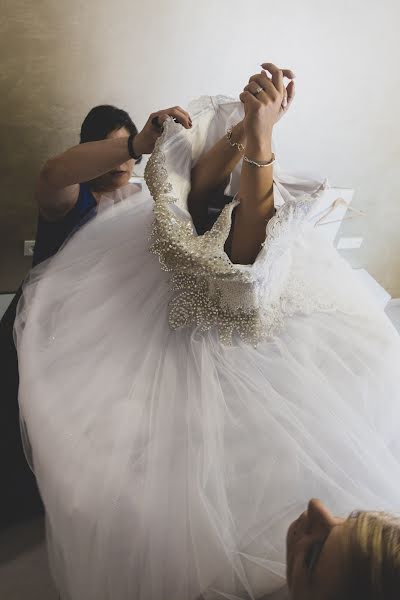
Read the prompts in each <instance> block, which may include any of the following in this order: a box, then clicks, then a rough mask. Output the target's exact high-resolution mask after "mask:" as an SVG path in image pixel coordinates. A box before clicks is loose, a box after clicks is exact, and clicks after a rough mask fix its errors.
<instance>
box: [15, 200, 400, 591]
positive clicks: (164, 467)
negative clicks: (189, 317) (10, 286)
mask: <svg viewBox="0 0 400 600" xmlns="http://www.w3.org/2000/svg"><path fill="white" fill-rule="evenodd" d="M151 222H152V202H151V200H150V199H149V198H148V196H147V195H146V194H143V195H140V194H139V195H136V196H134V197H133V198H132V201H126V202H125V203H123V204H120V205H118V206H116V207H114V208H113V209H112V210H110V211H106V212H105V213H103V214H102V215H100V216H98V217H97V218H96V219H95V220H93V221H91V222H90V223H88V224H87V225H86V226H85V227H84V228H83V229H81V230H80V231H79V232H78V233H77V234H76V235H75V236H74V238H73V240H72V241H71V242H70V243H68V244H67V245H66V246H65V248H64V249H63V250H62V251H61V252H60V253H59V254H58V255H56V257H55V258H54V259H53V260H52V261H51V262H50V264H48V265H45V266H42V267H39V268H38V269H37V270H35V271H33V273H32V276H31V278H30V280H29V281H28V282H27V284H26V286H25V294H24V300H23V303H22V304H21V305H20V312H19V316H18V320H17V325H16V333H17V342H18V352H19V364H20V376H21V387H20V406H21V413H22V418H23V421H24V426H25V427H26V432H27V439H29V445H30V447H31V451H32V460H33V467H34V471H35V473H36V476H37V479H38V482H39V486H40V490H41V493H42V496H43V500H44V503H45V506H46V511H47V519H48V536H49V547H50V554H51V562H52V568H53V572H54V576H55V579H56V582H57V585H58V587H59V589H60V592H61V594H62V598H63V600H172V599H173V600H196V599H197V598H199V597H203V598H206V599H208V598H210V599H218V598H240V599H245V598H260V597H262V596H264V595H266V594H269V593H271V592H273V591H274V590H276V589H278V588H279V587H281V586H282V585H284V583H285V534H286V529H287V526H288V525H289V523H290V522H291V521H292V520H293V519H294V518H295V517H297V516H298V514H299V513H300V512H301V511H302V510H304V507H305V504H306V502H307V501H308V500H309V498H310V497H319V498H321V499H322V500H323V501H325V502H327V503H328V505H329V506H330V507H331V509H332V510H333V511H334V512H337V513H339V514H344V515H346V514H347V513H349V512H350V511H351V510H353V509H356V508H359V509H364V508H373V509H387V510H397V509H398V507H399V506H400V484H399V481H400V437H399V422H400V380H399V365H400V341H399V336H398V334H397V333H396V332H395V330H394V328H393V327H392V325H391V324H390V322H389V321H388V320H387V319H386V317H385V316H384V314H383V313H381V312H380V311H379V310H378V309H376V310H373V309H371V314H370V315H369V316H368V317H361V316H360V317H355V316H353V317H350V316H346V315H344V314H341V313H340V312H335V313H315V314H312V315H309V316H300V315H299V316H294V317H292V318H290V319H288V320H287V322H286V325H285V327H284V330H283V331H282V333H281V334H280V335H279V336H277V337H275V338H272V339H269V340H267V341H265V342H263V343H261V344H260V345H259V346H258V347H256V348H255V347H252V346H251V345H247V344H245V343H243V342H240V341H238V340H235V341H234V343H233V345H231V346H224V345H222V344H221V343H220V341H219V339H218V334H217V333H216V332H215V331H213V330H211V331H210V332H208V333H202V332H200V331H199V330H197V329H183V330H178V331H171V330H170V328H169V326H168V314H167V312H168V301H169V299H170V290H169V287H168V275H167V274H166V273H164V272H163V271H161V269H160V266H159V263H158V260H157V258H156V257H155V256H154V255H152V254H151V253H149V250H148V235H149V233H150V227H151ZM348 292H349V293H351V290H349V291H348Z"/></svg>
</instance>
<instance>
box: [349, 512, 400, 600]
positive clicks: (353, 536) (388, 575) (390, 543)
mask: <svg viewBox="0 0 400 600" xmlns="http://www.w3.org/2000/svg"><path fill="white" fill-rule="evenodd" d="M344 526H345V528H346V529H347V530H348V535H346V536H344V540H345V545H346V548H345V553H346V563H347V569H346V570H347V574H346V588H347V590H348V597H349V598H351V599H352V600H398V599H399V598H400V517H399V516H395V515H391V514H388V513H384V512H356V513H352V514H351V515H350V517H349V518H348V519H347V521H346V522H345V525H344Z"/></svg>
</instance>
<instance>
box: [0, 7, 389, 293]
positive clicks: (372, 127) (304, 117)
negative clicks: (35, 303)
mask: <svg viewBox="0 0 400 600" xmlns="http://www.w3.org/2000/svg"><path fill="white" fill-rule="evenodd" d="M2 7H4V8H5V11H4V10H3V15H2V19H1V21H0V47H1V53H0V55H1V57H2V65H1V70H0V104H1V110H0V119H1V132H2V147H1V153H2V156H1V161H0V169H1V179H2V199H1V209H0V211H1V212H0V217H1V219H0V235H1V237H0V251H1V254H0V291H11V290H12V289H14V288H15V287H16V285H17V284H18V283H19V281H20V279H21V277H22V276H23V275H24V273H25V272H26V270H27V269H28V267H29V260H28V259H26V258H25V259H24V258H23V240H24V239H32V236H33V235H34V230H35V224H34V223H35V207H34V205H33V202H32V189H33V185H34V180H35V176H36V174H37V172H38V169H39V167H40V164H41V163H42V162H43V161H44V160H45V159H46V158H47V157H48V156H50V155H51V154H53V153H56V152H59V151H61V150H62V149H64V148H66V147H68V145H71V144H73V143H75V141H77V134H78V130H79V125H80V122H81V120H82V118H83V117H84V115H85V114H86V112H87V111H88V110H89V109H90V108H91V107H92V106H93V105H95V104H98V103H103V102H109V103H115V104H117V105H120V106H121V107H123V108H126V109H128V110H129V111H130V112H131V113H132V116H133V117H134V119H135V120H137V122H138V124H142V123H143V121H144V118H145V116H146V114H147V113H148V112H150V111H151V110H154V109H156V108H159V107H164V106H168V105H171V104H177V103H180V104H182V105H185V104H186V102H187V101H188V100H189V98H191V97H193V96H196V95H200V94H203V93H210V94H214V93H225V94H232V95H235V94H237V93H238V92H239V91H240V88H241V86H243V85H244V83H245V82H246V79H247V77H248V75H249V74H251V73H253V72H255V71H256V70H257V69H258V65H259V63H260V62H261V61H262V60H268V61H272V62H276V63H277V64H279V65H280V66H282V67H283V66H285V67H291V68H293V69H294V70H295V71H296V73H297V89H298V92H297V98H296V103H295V105H294V106H293V108H292V110H291V112H290V114H289V115H288V116H287V117H286V118H285V120H284V121H282V122H281V123H280V124H279V126H278V127H277V128H276V135H277V138H278V143H279V160H280V163H281V166H282V167H283V168H285V169H286V170H291V171H294V172H297V173H301V172H304V171H305V172H311V173H319V174H322V175H326V176H328V178H329V179H330V181H331V183H332V184H335V185H338V186H348V187H353V188H355V190H356V195H355V200H354V205H355V206H357V207H362V208H363V209H365V210H367V212H368V216H367V217H366V218H364V219H360V220H357V221H354V222H351V221H350V222H349V223H348V224H344V225H343V230H342V233H346V235H347V234H349V235H357V236H362V237H364V244H363V246H362V247H361V248H360V250H356V251H352V252H347V255H346V256H347V257H348V258H349V260H350V262H351V263H352V264H354V265H355V266H363V267H365V268H367V269H368V270H369V271H370V272H371V274H372V275H373V276H374V277H376V278H377V279H378V280H379V281H380V282H381V283H382V284H383V285H384V286H385V287H386V288H387V289H388V290H389V291H390V292H391V293H392V294H393V295H395V296H400V241H399V236H398V235H397V228H398V225H399V224H400V214H399V213H400V209H399V202H400V194H399V192H400V184H399V180H400V172H399V170H400V167H399V165H400V160H399V159H400V147H399V145H400V142H399V140H400V121H399V119H398V117H397V114H396V112H397V104H398V102H397V99H398V97H399V96H400V78H399V77H398V64H397V58H398V48H397V33H396V24H397V23H398V22H399V18H400V9H399V8H398V3H397V1H396V0H383V1H381V2H379V3H377V2H375V0H351V2H345V1H344V0H337V1H336V2H331V1H330V0H329V1H328V0H304V1H302V2H299V1H298V0H296V1H294V0H287V1H286V2H281V3H277V2H272V1H271V0H248V1H247V2H243V1H240V2H239V1H236V0H203V2H197V1H196V2H193V1H191V0H171V1H170V2H166V1H165V0H159V1H151V0H149V1H147V2H140V3H139V2H135V1H134V0H129V1H128V0H114V1H113V2H110V1H109V0H86V1H80V0H69V1H68V2H67V1H65V2H60V1H56V0H38V1H35V2H33V0H31V1H30V2H29V1H26V0H8V1H7V0H5V1H4V0H3V3H2ZM4 17H5V18H4Z"/></svg>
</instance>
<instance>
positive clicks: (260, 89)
mask: <svg viewBox="0 0 400 600" xmlns="http://www.w3.org/2000/svg"><path fill="white" fill-rule="evenodd" d="M263 91H264V88H262V87H261V86H260V85H259V86H258V88H257V89H256V90H254V92H253V95H254V96H257V95H258V94H259V93H260V92H263Z"/></svg>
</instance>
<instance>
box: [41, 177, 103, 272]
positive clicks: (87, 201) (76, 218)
mask: <svg viewBox="0 0 400 600" xmlns="http://www.w3.org/2000/svg"><path fill="white" fill-rule="evenodd" d="M96 209H97V202H96V200H95V198H94V196H93V194H92V192H91V191H90V189H89V186H88V184H87V183H81V184H80V186H79V196H78V200H77V202H76V204H75V206H74V207H73V208H72V209H71V210H70V211H69V212H68V213H67V214H66V215H65V217H63V218H62V219H60V220H59V221H46V220H45V219H44V218H43V217H42V215H41V214H40V213H39V217H38V222H37V230H36V241H35V248H34V251H33V259H32V267H35V266H36V265H38V264H39V263H41V262H43V261H44V260H46V259H48V258H50V257H51V256H53V255H54V254H56V252H58V250H59V249H60V248H61V246H62V245H63V243H64V242H65V241H66V240H67V239H68V238H69V237H70V236H71V235H72V234H73V232H74V231H76V229H78V228H79V227H80V226H82V225H83V223H86V221H88V220H89V219H90V218H92V217H93V216H94V215H95V214H96Z"/></svg>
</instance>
